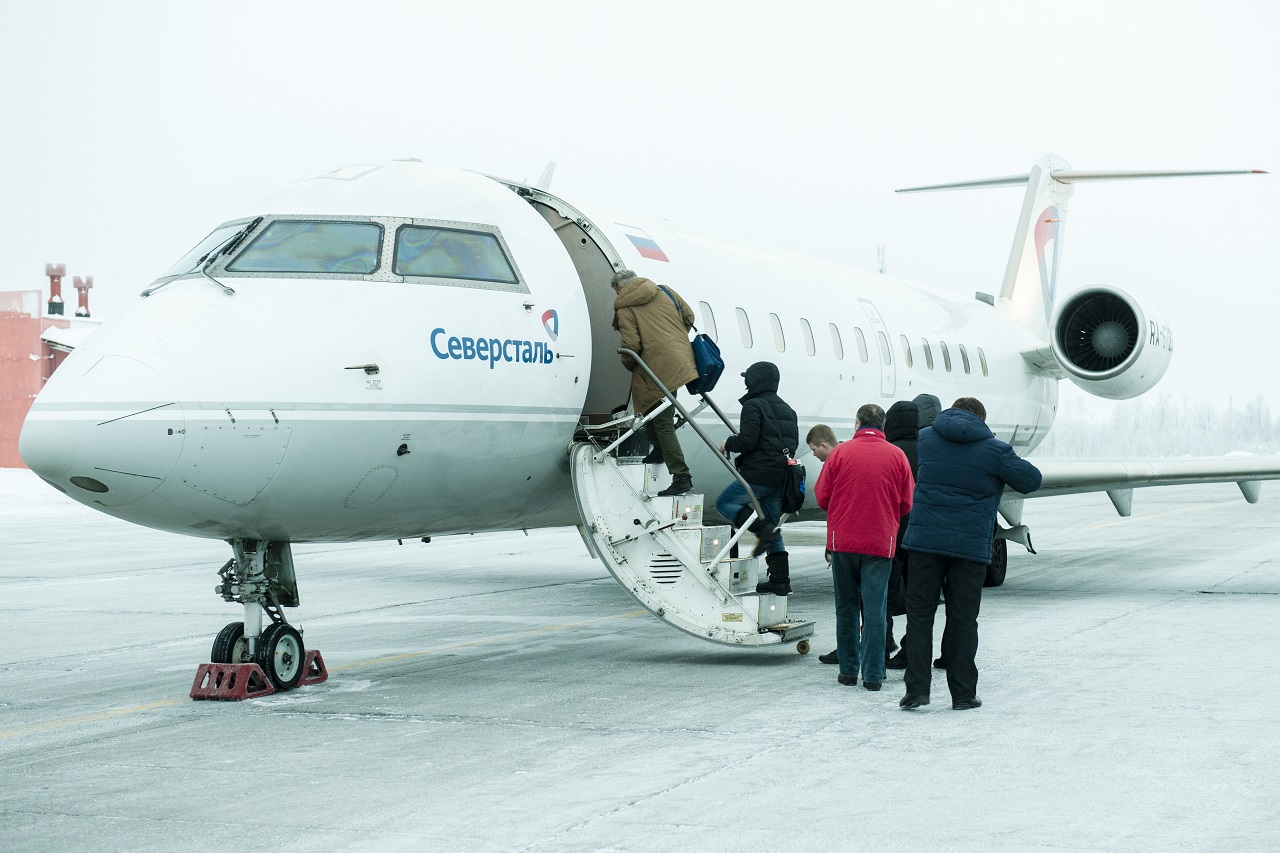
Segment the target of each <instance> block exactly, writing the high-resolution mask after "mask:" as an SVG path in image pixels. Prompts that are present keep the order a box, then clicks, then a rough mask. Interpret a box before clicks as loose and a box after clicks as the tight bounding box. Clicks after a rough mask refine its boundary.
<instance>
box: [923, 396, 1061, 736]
mask: <svg viewBox="0 0 1280 853" xmlns="http://www.w3.org/2000/svg"><path fill="white" fill-rule="evenodd" d="M986 419H987V410H986V408H985V407H984V406H983V405H982V403H980V402H978V401H977V400H976V399H974V398H973V397H961V398H960V399H959V400H956V401H955V403H953V404H952V406H951V408H950V409H947V410H946V411H945V412H943V413H942V414H940V415H938V417H937V418H936V419H935V420H934V422H933V425H932V426H930V427H928V428H926V429H923V430H921V432H920V439H919V444H918V445H917V454H918V459H919V472H918V474H917V477H916V491H915V497H914V504H913V507H912V510H911V522H910V524H908V526H907V533H906V535H905V536H904V537H903V540H902V547H903V548H905V549H906V550H907V551H909V552H910V558H909V560H910V562H909V563H908V575H907V639H906V641H904V642H903V645H904V646H906V648H907V674H906V685H907V693H906V695H905V696H903V697H902V701H900V702H899V703H898V705H899V706H900V707H902V708H903V709H907V710H910V709H912V708H919V707H920V706H921V705H928V704H929V683H930V680H931V678H932V675H933V671H932V669H931V668H930V665H929V658H930V656H931V655H932V653H933V618H934V615H935V614H936V613H937V610H938V593H939V592H941V591H943V590H945V591H946V599H947V624H946V627H945V628H944V629H943V637H942V647H943V649H945V655H944V656H945V658H946V660H945V663H946V667H947V687H949V688H950V690H951V707H952V708H954V709H955V710H957V711H966V710H969V709H970V708H977V707H979V706H981V705H982V700H981V699H979V698H978V666H977V664H976V663H975V661H974V659H975V657H976V655H977V653H978V607H979V605H980V604H981V603H982V582H983V580H985V579H986V576H987V565H988V564H989V563H990V562H991V545H992V541H993V539H994V538H995V526H996V508H997V507H998V506H999V505H1000V496H1001V495H1002V494H1003V493H1004V489H1005V486H1008V487H1010V488H1012V489H1014V490H1016V491H1019V492H1022V493H1023V494H1026V493H1027V492H1034V491H1035V490H1036V489H1038V488H1040V470H1039V469H1038V468H1036V466H1034V465H1032V464H1031V463H1030V462H1028V461H1026V460H1025V459H1020V458H1019V457H1018V455H1017V454H1016V453H1014V452H1013V448H1012V447H1010V446H1009V445H1008V444H1006V443H1004V442H1003V441H1001V440H1000V439H998V438H996V437H995V436H994V435H992V433H991V430H990V429H989V428H988V427H987V425H986Z"/></svg>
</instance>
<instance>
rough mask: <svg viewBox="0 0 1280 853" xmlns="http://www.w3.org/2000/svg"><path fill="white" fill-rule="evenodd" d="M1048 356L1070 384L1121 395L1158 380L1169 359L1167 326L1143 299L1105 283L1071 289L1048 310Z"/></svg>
mask: <svg viewBox="0 0 1280 853" xmlns="http://www.w3.org/2000/svg"><path fill="white" fill-rule="evenodd" d="M1049 328H1050V329H1051V330H1052V341H1051V345H1052V347H1053V355H1054V358H1056V359H1057V361H1058V364H1059V365H1061V367H1062V369H1063V370H1065V371H1066V372H1067V376H1068V377H1069V378H1070V379H1071V381H1072V382H1074V383H1075V384H1076V385H1078V386H1080V387H1081V388H1083V389H1084V390H1086V391H1088V392H1089V393H1090V394H1093V395H1094V396H1097V397H1106V398H1108V399H1111V400H1127V399H1129V398H1130V397H1136V396H1138V395H1139V394H1142V393H1144V392H1146V391H1149V390H1151V388H1152V387H1153V386H1154V385H1155V384H1156V383H1157V382H1159V381H1160V377H1162V376H1164V372H1165V371H1166V370H1168V369H1169V361H1170V359H1172V358H1173V331H1172V330H1171V329H1170V328H1169V324H1168V323H1166V322H1165V321H1164V318H1163V317H1161V316H1160V314H1159V313H1157V312H1156V310H1155V309H1154V308H1152V307H1151V306H1150V305H1148V304H1147V303H1146V301H1145V300H1143V299H1140V298H1138V297H1136V296H1134V295H1133V294H1131V293H1126V292H1125V291H1123V290H1121V289H1120V288H1118V287H1112V286H1110V285H1106V284H1098V285H1093V286H1092V287H1086V288H1084V289H1083V290H1080V291H1077V292H1076V293H1073V294H1071V296H1070V297H1068V298H1067V299H1065V300H1064V301H1063V302H1062V303H1061V304H1060V305H1058V307H1057V308H1055V309H1054V312H1053V319H1052V320H1051V323H1050V326H1049Z"/></svg>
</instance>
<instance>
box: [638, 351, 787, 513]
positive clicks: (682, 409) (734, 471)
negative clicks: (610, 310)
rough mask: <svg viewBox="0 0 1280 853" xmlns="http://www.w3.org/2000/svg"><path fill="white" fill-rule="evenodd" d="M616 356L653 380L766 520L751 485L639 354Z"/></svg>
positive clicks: (713, 406) (722, 417) (717, 410)
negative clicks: (629, 360)
mask: <svg viewBox="0 0 1280 853" xmlns="http://www.w3.org/2000/svg"><path fill="white" fill-rule="evenodd" d="M618 354H619V355H629V356H631V357H632V358H633V359H635V362H636V364H637V365H639V366H640V367H641V368H643V369H644V372H645V373H646V374H647V375H648V376H649V378H650V379H652V380H653V384H655V385H657V386H658V388H659V390H661V391H662V396H664V397H666V398H667V401H668V402H670V403H671V405H673V406H675V408H676V411H678V412H679V413H680V416H681V417H682V418H684V420H685V423H687V424H688V425H689V426H691V427H693V431H694V432H696V433H697V434H698V437H699V438H701V439H702V443H703V444H705V445H706V446H707V447H709V448H710V449H711V453H712V455H713V456H715V457H716V458H717V459H719V460H720V464H721V465H723V466H724V467H725V470H726V471H728V472H729V473H730V474H732V475H733V478H734V479H735V480H737V481H738V484H739V485H741V486H742V488H743V489H745V490H746V492H747V501H748V502H749V503H750V504H751V508H752V509H753V510H754V511H755V514H756V518H766V517H767V516H765V514H764V509H763V508H762V507H761V506H760V501H759V500H757V499H756V493H755V490H754V489H752V488H751V484H750V483H748V482H747V481H746V480H744V479H743V478H742V475H741V474H740V473H738V469H737V468H735V467H734V466H733V464H732V463H731V462H730V461H729V457H728V456H726V455H725V454H723V453H721V452H720V448H719V447H716V444H715V442H714V441H713V440H712V439H711V437H710V436H709V435H707V434H706V433H705V432H703V431H702V427H700V426H698V424H697V422H696V421H695V420H694V419H693V416H692V415H690V414H689V411H688V410H687V409H686V408H685V407H684V406H682V405H681V404H680V401H679V400H677V399H676V395H675V392H673V391H671V390H670V389H669V388H667V386H666V385H663V384H662V380H661V379H659V378H658V377H657V375H656V374H655V373H654V372H653V370H651V369H650V367H649V365H647V364H645V361H644V359H643V358H641V357H640V354H639V353H637V352H632V351H631V350H629V349H626V348H625V347H623V348H620V349H619V350H618ZM698 396H699V397H701V398H702V399H703V401H704V402H706V403H707V405H709V406H711V409H712V411H714V412H715V413H716V414H717V415H718V416H719V417H720V420H722V421H724V425H725V426H727V427H728V428H729V433H730V434H731V435H737V434H738V430H737V429H736V428H735V427H734V425H733V424H732V423H730V422H729V419H728V418H727V417H725V414H724V412H722V411H720V407H719V406H717V405H716V404H715V403H713V402H712V401H711V398H710V397H708V396H707V395H706V394H705V393H704V394H699V395H698ZM641 423H643V420H642V421H641ZM639 428H640V425H639V424H637V425H636V426H633V427H632V428H631V429H630V430H628V431H627V433H626V434H627V435H632V434H633V433H635V431H636V430H638V429H639ZM728 521H729V522H730V523H731V524H732V523H733V519H728Z"/></svg>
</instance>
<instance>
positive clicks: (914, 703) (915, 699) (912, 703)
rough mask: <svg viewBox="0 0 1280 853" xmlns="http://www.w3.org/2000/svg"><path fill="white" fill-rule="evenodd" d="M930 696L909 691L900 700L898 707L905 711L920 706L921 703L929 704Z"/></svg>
mask: <svg viewBox="0 0 1280 853" xmlns="http://www.w3.org/2000/svg"><path fill="white" fill-rule="evenodd" d="M928 704H929V697H928V696H924V695H922V694H919V693H908V694H907V695H906V696H903V697H902V698H901V699H899V700H898V707H899V708H901V709H902V710H904V711H910V710H913V709H915V708H919V707H920V706H921V705H928Z"/></svg>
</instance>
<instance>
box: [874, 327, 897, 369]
mask: <svg viewBox="0 0 1280 853" xmlns="http://www.w3.org/2000/svg"><path fill="white" fill-rule="evenodd" d="M876 341H877V342H878V343H879V344H880V360H881V361H882V362H884V363H885V364H893V351H892V350H890V349H889V339H888V338H886V337H885V336H884V332H881V331H877V332H876Z"/></svg>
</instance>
